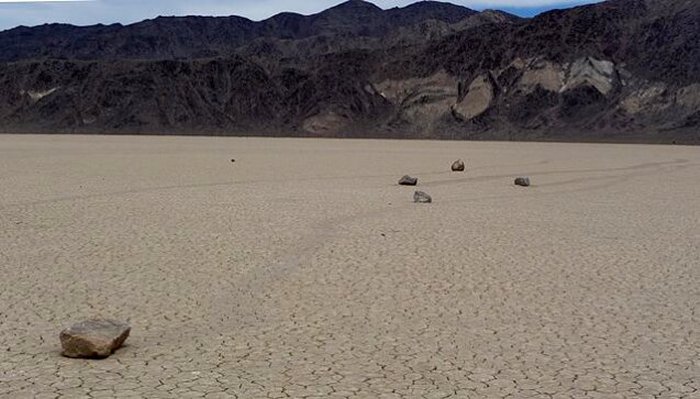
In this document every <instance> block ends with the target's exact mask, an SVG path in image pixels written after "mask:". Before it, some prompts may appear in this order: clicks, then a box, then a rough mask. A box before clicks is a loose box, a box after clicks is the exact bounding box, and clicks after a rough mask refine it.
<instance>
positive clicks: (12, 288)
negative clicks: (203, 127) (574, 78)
mask: <svg viewBox="0 0 700 399" xmlns="http://www.w3.org/2000/svg"><path fill="white" fill-rule="evenodd" d="M231 158H235V159H236V162H235V163H231V162H230V159H231ZM457 158H462V159H464V160H465V161H466V163H467V165H468V168H467V172H466V173H459V174H455V173H452V172H451V171H450V165H451V163H452V162H453V161H454V160H455V159H457ZM699 173H700V148H697V147H680V146H667V147H663V146H634V145H595V144H536V143H530V144H524V143H473V142H431V141H425V142H417V141H371V140H315V139H260V138H191V137H190V138H188V137H128V136H123V137H104V136H11V135H4V136H0V187H2V189H1V190H0V226H2V229H0V276H1V278H0V304H1V307H0V397H3V398H5V397H7V398H22V397H32V398H33V397H37V398H42V397H47V398H50V397H57V396H59V395H62V396H64V397H70V398H78V397H92V398H98V397H147V398H159V397H164V398H166V397H167V398H185V397H207V398H223V397H239V398H278V397H280V398H282V397H292V398H306V397H309V398H310V397H341V398H342V397H351V398H360V397H363V398H422V397H424V398H443V397H452V398H499V397H513V398H525V397H539V398H572V397H591V398H602V397H606V398H607V397H609V398H617V397H630V398H631V397H634V398H679V397H687V398H693V397H696V398H697V397H699V396H700V314H699V313H698V310H699V308H700V249H699V247H698V243H699V242H700V224H699V223H698V222H699V221H700V201H698V198H700V174H699ZM404 174H411V175H415V176H416V177H418V178H419V179H420V182H419V186H418V189H419V190H422V191H425V192H427V193H429V194H430V195H431V196H432V197H433V200H434V201H433V203H432V204H414V203H413V199H412V196H413V192H414V191H415V188H413V187H399V186H397V185H396V181H397V179H398V178H400V177H401V176H402V175H404ZM517 176H529V177H530V178H531V180H532V183H533V186H532V187H529V188H519V187H515V186H514V185H513V179H514V178H515V177H517ZM91 317H109V318H114V319H118V320H125V321H128V322H129V323H130V324H131V326H132V331H131V336H130V337H129V340H128V341H127V342H126V345H125V346H124V347H123V348H122V349H120V350H119V351H117V352H116V353H115V354H114V355H113V356H112V357H110V358H109V359H106V360H101V361H93V360H77V359H67V358H63V357H61V355H60V351H61V348H60V343H59V340H58V333H59V332H60V331H61V330H62V329H63V328H65V327H67V326H69V325H70V324H72V323H73V322H76V321H79V320H83V319H87V318H91Z"/></svg>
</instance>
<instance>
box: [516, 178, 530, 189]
mask: <svg viewBox="0 0 700 399" xmlns="http://www.w3.org/2000/svg"><path fill="white" fill-rule="evenodd" d="M515 185H516V186H522V187H530V178H529V177H518V178H517V179H515Z"/></svg>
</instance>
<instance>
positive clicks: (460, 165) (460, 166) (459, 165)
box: [452, 159, 465, 172]
mask: <svg viewBox="0 0 700 399" xmlns="http://www.w3.org/2000/svg"><path fill="white" fill-rule="evenodd" d="M464 169H465V166H464V161H462V160H461V159H458V160H456V161H455V162H454V163H453V164H452V171H453V172H464Z"/></svg>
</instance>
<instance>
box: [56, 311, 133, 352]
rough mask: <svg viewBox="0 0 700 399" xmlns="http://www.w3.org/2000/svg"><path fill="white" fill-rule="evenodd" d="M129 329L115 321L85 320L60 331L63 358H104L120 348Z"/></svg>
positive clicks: (124, 324) (127, 326)
mask: <svg viewBox="0 0 700 399" xmlns="http://www.w3.org/2000/svg"><path fill="white" fill-rule="evenodd" d="M130 331H131V327H130V326H129V325H128V324H126V323H122V322H118V321H115V320H100V319H96V320H85V321H81V322H80V323H77V324H74V325H73V326H72V327H70V328H68V329H65V330H63V331H61V336H60V337H61V346H62V347H63V356H67V357H80V358H98V359H99V358H105V357H108V356H109V355H111V354H112V353H114V351H115V350H117V349H119V347H121V346H122V344H123V343H124V341H126V338H127V337H128V336H129V332H130Z"/></svg>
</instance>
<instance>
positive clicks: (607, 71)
mask: <svg viewBox="0 0 700 399" xmlns="http://www.w3.org/2000/svg"><path fill="white" fill-rule="evenodd" d="M615 79H616V76H615V64H613V63H612V62H610V61H605V60H597V59H595V58H592V57H584V58H580V59H578V60H576V61H574V62H573V63H572V64H571V66H570V67H569V70H568V78H567V81H566V85H565V86H564V87H563V88H562V91H565V90H569V89H574V88H577V87H580V86H585V85H588V86H593V87H595V88H596V89H597V90H598V91H599V92H600V94H602V95H604V96H605V95H608V94H609V93H610V92H611V91H612V89H613V88H614V87H615Z"/></svg>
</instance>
